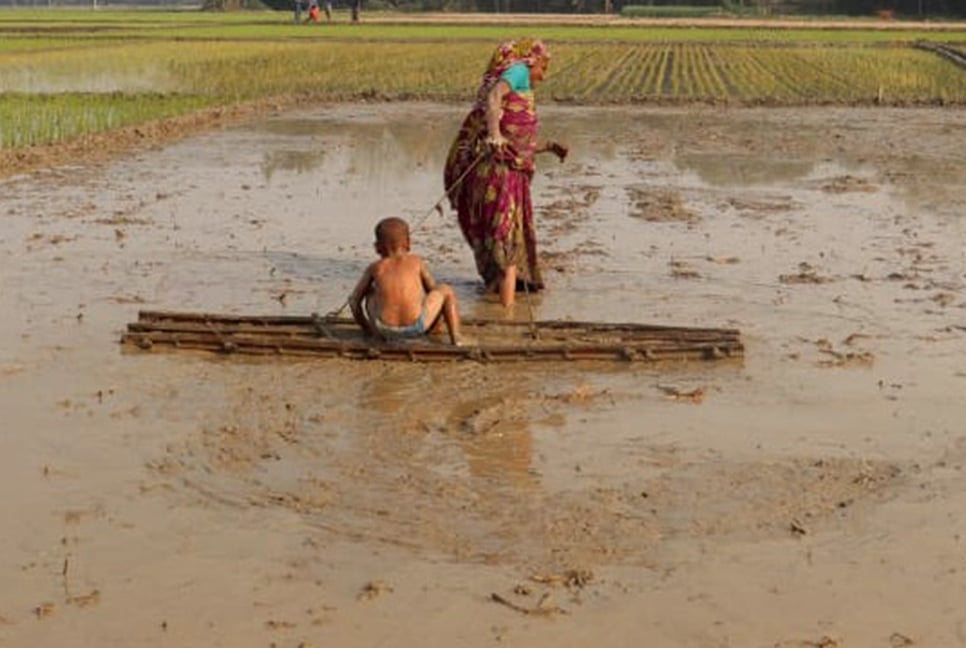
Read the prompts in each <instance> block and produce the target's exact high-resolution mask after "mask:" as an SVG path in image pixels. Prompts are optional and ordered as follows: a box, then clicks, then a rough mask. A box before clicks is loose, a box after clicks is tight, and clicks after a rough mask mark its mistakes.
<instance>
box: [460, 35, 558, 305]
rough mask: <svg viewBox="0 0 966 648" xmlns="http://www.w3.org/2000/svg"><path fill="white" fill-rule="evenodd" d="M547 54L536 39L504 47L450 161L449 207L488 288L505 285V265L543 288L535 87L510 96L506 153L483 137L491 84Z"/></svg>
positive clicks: (506, 112)
mask: <svg viewBox="0 0 966 648" xmlns="http://www.w3.org/2000/svg"><path fill="white" fill-rule="evenodd" d="M545 56H547V50H546V46H544V44H543V43H542V42H541V41H534V40H530V39H523V40H519V41H511V42H507V43H504V44H502V45H501V46H500V47H499V48H497V50H496V52H495V53H494V54H493V58H492V59H491V60H490V64H489V66H488V67H487V70H486V72H485V73H484V75H483V81H482V83H481V84H480V89H479V91H478V93H477V97H476V102H475V103H474V105H473V108H472V110H471V111H470V113H469V114H468V115H467V116H466V119H464V121H463V124H462V126H461V128H460V131H459V134H458V135H457V136H456V140H455V141H454V142H453V145H452V147H451V148H450V151H449V157H448V158H447V161H446V169H445V172H444V182H445V186H446V188H447V189H448V190H449V199H450V204H451V205H452V206H453V208H454V209H456V213H457V217H458V218H459V224H460V229H462V230H463V236H464V237H465V238H466V241H467V243H469V244H470V246H471V247H472V248H473V256H474V257H475V259H476V269H477V271H478V272H479V273H480V276H481V277H482V278H483V281H484V282H486V284H487V286H488V287H494V286H495V284H496V283H498V282H499V280H500V278H501V277H502V276H503V274H504V272H505V270H506V268H509V267H511V266H516V268H517V281H518V282H524V283H525V285H526V287H527V288H528V289H530V290H539V289H541V288H543V280H542V279H541V276H540V268H539V267H538V264H537V237H536V230H535V228H534V224H533V204H532V202H531V199H530V180H531V179H532V178H533V172H534V155H535V153H536V148H537V130H538V127H539V120H538V118H537V111H536V106H535V104H534V99H533V91H532V90H531V91H526V92H512V91H511V92H510V93H509V94H507V95H506V98H505V99H504V103H503V117H502V119H501V120H500V131H501V133H502V134H503V136H504V137H505V138H506V139H507V141H508V143H509V145H508V147H507V148H506V151H505V152H503V153H491V152H490V151H489V150H488V149H487V147H486V144H485V142H484V141H485V139H486V137H487V132H486V102H487V97H488V95H489V92H490V89H491V88H492V87H493V86H494V85H495V84H496V83H498V82H499V80H500V76H501V75H502V74H503V72H505V71H506V69H507V68H509V67H510V66H511V65H513V64H515V63H527V64H530V65H532V64H533V63H534V62H535V61H536V60H537V59H539V58H541V57H545Z"/></svg>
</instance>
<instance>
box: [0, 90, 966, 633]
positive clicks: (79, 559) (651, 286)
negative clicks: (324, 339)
mask: <svg viewBox="0 0 966 648" xmlns="http://www.w3.org/2000/svg"><path fill="white" fill-rule="evenodd" d="M259 114H260V113H259ZM542 114H543V119H544V127H543V128H544V131H543V132H544V134H545V135H546V136H548V137H552V138H557V139H562V140H565V141H567V142H568V143H569V144H570V146H571V151H572V153H571V156H570V158H568V160H567V162H566V163H564V164H558V163H557V162H556V161H555V160H552V159H550V158H547V159H544V160H541V162H542V166H541V167H540V170H539V172H538V174H537V176H536V178H535V181H534V192H535V193H534V199H535V204H536V214H537V219H538V231H539V233H540V237H541V239H540V244H541V252H542V259H543V263H544V265H545V267H546V278H547V280H548V285H549V289H548V290H547V291H546V292H544V293H541V294H539V295H534V296H529V297H526V296H521V300H520V302H519V303H518V304H517V306H516V308H515V309H514V310H513V311H512V312H510V313H507V314H504V313H503V312H502V311H501V310H500V308H499V307H498V305H497V304H495V303H494V301H493V300H492V298H491V297H489V296H487V295H483V294H482V293H481V291H480V287H479V283H478V281H477V278H476V277H475V274H474V270H473V262H472V258H471V256H470V254H469V252H468V250H467V248H466V246H465V245H464V243H463V242H462V240H461V238H460V234H459V232H458V229H457V228H456V226H455V222H454V217H453V215H452V214H451V213H449V212H448V211H447V212H446V214H445V215H444V216H442V217H441V216H440V215H438V214H437V213H436V212H435V210H434V209H433V206H434V204H435V203H436V201H437V200H439V199H440V198H441V196H442V190H443V188H442V186H441V166H442V161H443V158H444V156H445V153H446V149H447V147H448V144H449V141H450V138H451V137H452V136H453V135H454V134H455V130H456V128H457V126H458V123H459V119H460V117H461V109H460V108H459V107H452V106H439V105H425V104H380V105H351V106H323V107H317V108H303V109H300V110H298V111H288V112H279V113H277V114H273V115H269V116H264V115H263V116H259V117H257V118H254V119H251V120H249V121H244V122H240V123H236V124H234V125H230V127H226V128H224V129H221V130H218V131H215V132H203V133H202V132H199V133H196V134H194V135H192V136H190V137H187V138H184V139H182V140H180V141H178V142H172V143H169V144H167V145H165V146H156V147H153V148H144V147H140V148H136V149H134V150H133V151H132V152H131V153H129V154H128V155H125V156H121V157H119V158H118V157H115V158H106V157H105V158H104V159H94V160H90V161H87V162H85V163H83V164H81V163H72V164H70V165H65V166H57V167H53V168H47V169H42V170H35V171H33V172H31V173H29V174H27V173H25V174H21V175H14V176H8V177H7V179H5V180H3V181H2V183H0V196H2V198H0V218H2V220H3V223H4V226H3V228H0V267H2V269H3V271H2V273H0V306H2V311H3V312H4V313H5V315H6V316H5V317H4V318H3V319H2V321H0V410H2V411H3V412H4V414H5V416H4V421H3V423H2V424H0V429H2V434H0V484H2V487H3V492H4V493H5V494H6V495H7V496H6V497H5V498H3V500H2V504H0V519H3V520H5V522H4V531H3V533H0V573H3V574H4V578H3V579H2V580H0V643H4V644H9V645H16V646H19V645H97V646H115V645H116V646H130V645H139V646H169V645H171V646H184V645H205V646H212V645H214V646H217V645H225V646H241V647H246V646H292V647H295V646H322V645H380V644H386V645H405V646H408V645H423V644H425V642H426V638H427V637H433V638H434V643H440V644H443V643H445V644H456V645H469V646H477V645H480V646H482V645H493V644H497V643H503V644H506V643H510V644H518V645H528V646H550V645H575V644H576V645H589V644H591V643H593V644H594V645H606V646H625V645H627V644H628V638H629V637H636V638H641V637H643V638H644V639H643V640H641V641H643V642H645V643H646V644H647V645H650V646H723V645H735V646H782V647H791V646H879V645H881V646H896V645H924V646H956V645H966V613H964V612H963V607H962V605H961V602H962V600H963V596H964V594H966V591H964V590H966V577H964V573H963V540H962V537H963V534H964V533H966V520H964V518H963V516H962V515H961V512H962V511H963V510H964V505H966V495H964V493H966V488H964V486H966V478H964V476H963V466H964V462H966V434H964V431H963V429H962V420H963V414H964V413H966V412H964V408H966V406H964V405H963V402H962V394H963V393H964V390H966V371H964V369H963V367H962V361H961V359H962V357H964V353H966V291H964V285H966V247H964V242H966V220H964V217H963V213H964V208H966V185H964V184H963V182H962V179H963V178H964V177H966V153H964V149H963V147H962V141H961V140H962V138H961V136H960V134H961V133H962V132H964V126H966V113H964V112H963V111H958V110H948V109H947V110H942V109H857V108H807V109H803V108H794V109H717V108H643V107H642V108H626V107H625V108H608V109H602V108H579V109H578V108H561V107H551V106H548V107H546V108H544V109H543V112H542ZM158 141H159V142H161V141H164V138H161V139H159V140H158ZM35 168H37V169H40V167H35ZM386 215H401V216H403V217H405V218H407V219H408V220H409V221H410V223H411V224H412V226H413V229H414V235H413V236H414V245H415V248H416V250H417V251H418V252H420V253H421V254H423V255H424V256H426V257H427V258H428V259H429V261H430V263H431V267H432V268H433V270H434V272H435V274H436V275H437V278H439V279H441V280H443V281H447V282H449V283H451V284H452V285H453V286H454V288H455V289H456V292H457V295H458V297H459V299H460V301H461V309H462V310H463V312H464V313H465V314H466V315H468V316H472V317H510V318H514V319H518V320H521V321H527V320H529V319H530V318H534V319H538V320H545V319H574V320H601V321H616V322H642V323H654V324H671V325H681V326H686V325H694V326H728V327H736V328H739V329H740V330H741V331H742V333H743V338H744V341H745V345H746V357H745V359H744V361H743V362H742V363H734V362H729V363H720V364H719V363H690V364H680V363H679V364H667V365H647V364H633V365H630V364H620V363H596V364H591V363H560V364H559V365H552V366H549V365H547V364H545V363H540V364H539V365H528V364H526V363H520V364H513V365H504V364H501V365H493V366H491V365H486V364H477V363H471V362H463V363H453V364H443V365H432V366H428V365H422V364H418V363H417V364H409V363H382V362H378V361H373V362H360V361H356V362H353V361H343V360H325V361H311V360H300V361H283V360H279V359H264V360H252V359H243V358H236V357H224V356H215V355H205V354H177V353H167V354H155V353H141V352H124V351H122V349H121V347H120V345H118V343H117V342H118V339H119V337H120V333H121V332H122V330H123V328H124V325H125V324H126V322H128V321H132V320H133V319H135V317H136V314H137V311H138V309H141V308H150V309H179V310H206V311H215V312H231V313H265V314H308V313H312V312H319V313H325V312H329V311H331V310H336V309H338V308H339V307H340V306H341V305H342V304H343V303H344V301H345V296H346V294H347V293H348V292H349V290H350V289H351V287H352V285H353V284H354V282H355V280H356V278H357V276H358V275H359V273H360V272H361V271H362V269H363V268H364V267H365V265H366V263H367V262H368V261H369V260H370V259H371V257H372V254H373V252H372V247H371V236H372V234H371V231H372V226H373V224H374V223H375V221H376V220H377V219H378V218H381V217H383V216H386ZM635 642H638V641H637V640H635Z"/></svg>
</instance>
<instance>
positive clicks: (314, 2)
mask: <svg viewBox="0 0 966 648" xmlns="http://www.w3.org/2000/svg"><path fill="white" fill-rule="evenodd" d="M321 17H322V12H321V10H320V9H319V0H309V16H308V18H306V19H305V22H314V23H317V22H319V19H320V18H321Z"/></svg>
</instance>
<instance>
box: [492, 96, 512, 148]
mask: <svg viewBox="0 0 966 648" xmlns="http://www.w3.org/2000/svg"><path fill="white" fill-rule="evenodd" d="M508 94H510V84H508V83H507V82H506V81H503V80H500V81H497V83H496V85H494V86H493V87H492V88H491V89H490V94H489V95H487V98H486V133H487V141H488V142H489V143H490V144H491V145H492V146H494V147H495V148H498V147H501V146H504V145H505V144H506V138H505V137H503V133H502V132H501V131H500V120H501V119H503V100H504V99H505V98H506V96H507V95H508Z"/></svg>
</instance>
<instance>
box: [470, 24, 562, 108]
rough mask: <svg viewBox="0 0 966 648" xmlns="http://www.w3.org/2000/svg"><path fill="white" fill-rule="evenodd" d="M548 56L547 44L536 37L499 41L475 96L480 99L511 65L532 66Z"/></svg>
mask: <svg viewBox="0 0 966 648" xmlns="http://www.w3.org/2000/svg"><path fill="white" fill-rule="evenodd" d="M549 58H550V50H548V49H547V45H546V44H545V43H544V42H543V41H542V40H537V39H536V38H521V39H519V40H515V41H506V42H505V43H501V44H500V46H499V47H497V48H496V51H495V52H493V56H492V57H491V58H490V63H489V65H487V66H486V72H484V73H483V81H482V82H481V83H480V93H479V96H478V97H477V98H478V99H480V98H482V97H483V96H484V95H485V94H486V93H488V92H489V91H490V88H492V87H493V86H494V85H495V84H496V83H497V81H499V80H500V77H501V76H502V75H503V73H504V72H506V71H507V68H509V67H510V66H511V65H515V64H517V63H526V64H527V65H530V66H532V65H533V64H535V63H536V62H537V61H539V60H540V59H549Z"/></svg>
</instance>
